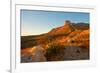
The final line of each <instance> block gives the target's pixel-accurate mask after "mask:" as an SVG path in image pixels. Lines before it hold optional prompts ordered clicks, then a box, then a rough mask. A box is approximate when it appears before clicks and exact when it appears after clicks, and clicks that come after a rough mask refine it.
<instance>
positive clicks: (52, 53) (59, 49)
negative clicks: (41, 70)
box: [45, 43, 65, 61]
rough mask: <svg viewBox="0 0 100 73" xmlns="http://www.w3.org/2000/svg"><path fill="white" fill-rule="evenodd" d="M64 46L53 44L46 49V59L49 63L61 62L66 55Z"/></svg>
mask: <svg viewBox="0 0 100 73" xmlns="http://www.w3.org/2000/svg"><path fill="white" fill-rule="evenodd" d="M64 48H65V47H64V46H63V45H60V44H56V43H51V44H49V45H48V48H47V49H46V54H45V56H46V58H47V60H48V61H55V60H61V59H62V56H63V54H64Z"/></svg>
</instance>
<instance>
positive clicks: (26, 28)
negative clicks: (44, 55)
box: [21, 10, 89, 36]
mask: <svg viewBox="0 0 100 73" xmlns="http://www.w3.org/2000/svg"><path fill="white" fill-rule="evenodd" d="M65 20H70V21H71V22H73V23H79V22H84V23H89V13H82V12H50V11H36V10H21V35H22V36H26V35H38V34H42V33H46V32H48V31H50V30H51V29H52V28H56V27H58V26H62V25H63V23H64V21H65Z"/></svg>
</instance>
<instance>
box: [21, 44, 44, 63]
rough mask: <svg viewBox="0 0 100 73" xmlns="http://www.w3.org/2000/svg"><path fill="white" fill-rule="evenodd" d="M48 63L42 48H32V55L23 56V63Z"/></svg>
mask: <svg viewBox="0 0 100 73" xmlns="http://www.w3.org/2000/svg"><path fill="white" fill-rule="evenodd" d="M43 61H46V58H45V56H44V51H43V48H42V47H41V46H35V47H32V48H31V50H30V53H29V54H27V55H25V54H23V55H22V56H21V62H22V63H23V62H43Z"/></svg>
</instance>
